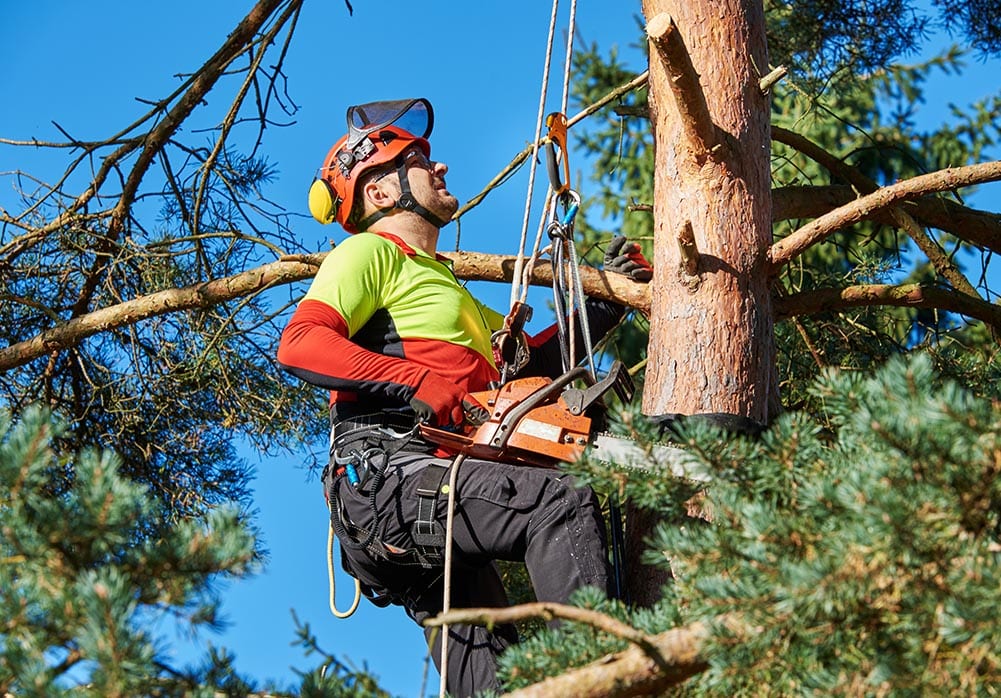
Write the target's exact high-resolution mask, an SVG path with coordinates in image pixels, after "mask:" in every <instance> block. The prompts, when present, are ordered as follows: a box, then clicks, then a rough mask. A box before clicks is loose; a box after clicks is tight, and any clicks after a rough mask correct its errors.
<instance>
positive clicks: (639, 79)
mask: <svg viewBox="0 0 1001 698" xmlns="http://www.w3.org/2000/svg"><path fill="white" fill-rule="evenodd" d="M647 77H649V71H643V72H642V73H640V74H639V75H637V76H636V77H635V78H633V79H632V80H630V81H629V82H627V83H624V84H622V85H619V86H618V87H616V88H615V89H614V90H612V91H611V92H609V93H608V94H607V95H605V96H604V97H602V98H601V99H599V100H598V101H597V102H595V103H594V104H591V105H589V106H588V107H586V108H585V109H582V110H581V111H580V112H578V113H577V114H574V115H573V117H571V118H569V119H567V126H568V127H569V126H573V125H574V124H576V123H577V122H578V121H581V120H583V119H585V118H587V117H589V116H590V115H591V114H593V113H595V112H596V111H598V110H599V109H601V108H602V107H604V106H605V105H606V104H608V103H609V102H611V101H613V100H615V99H618V98H619V97H621V96H622V95H624V94H628V93H629V92H632V91H633V90H635V89H637V88H640V87H642V86H643V85H645V84H646V81H647ZM538 145H539V146H542V145H544V143H542V142H540V143H539V144H538ZM534 148H535V145H534V144H531V143H530V144H529V145H528V146H526V147H525V149H524V150H522V151H521V152H520V153H518V154H517V155H515V156H514V158H513V159H512V160H511V162H509V163H508V164H507V165H505V166H504V167H503V168H502V169H501V171H500V172H498V173H497V175H496V176H495V177H494V178H493V179H491V180H490V181H489V182H488V183H487V185H486V186H485V187H483V190H482V191H481V192H480V193H479V194H477V195H476V196H474V197H473V198H472V199H470V200H469V201H467V202H466V203H465V204H463V205H462V208H460V209H459V210H458V211H456V212H455V215H453V216H452V220H458V219H460V218H462V216H463V215H464V214H466V213H468V212H469V211H470V210H471V209H473V208H476V207H477V206H478V205H479V204H480V202H482V201H483V199H485V198H486V197H487V194H489V193H490V192H491V191H492V190H493V189H495V188H496V187H498V186H500V185H501V184H503V183H504V181H505V180H506V179H507V178H508V177H510V176H511V174H512V173H513V172H515V171H516V170H517V169H518V168H519V167H521V165H522V163H524V162H525V160H527V159H528V157H529V156H530V155H531V154H532V151H533V150H534Z"/></svg>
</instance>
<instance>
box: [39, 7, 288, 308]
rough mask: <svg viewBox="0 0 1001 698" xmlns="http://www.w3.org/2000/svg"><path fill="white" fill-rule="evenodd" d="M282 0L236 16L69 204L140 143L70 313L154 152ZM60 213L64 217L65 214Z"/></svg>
mask: <svg viewBox="0 0 1001 698" xmlns="http://www.w3.org/2000/svg"><path fill="white" fill-rule="evenodd" d="M301 1H302V0H295V2H293V4H295V5H298V4H301ZM283 2H285V0H259V2H258V3H257V5H255V6H254V8H253V9H251V11H250V12H249V13H248V14H247V16H246V17H244V18H243V19H242V20H241V21H240V23H239V24H238V25H237V27H236V29H235V30H233V32H232V33H230V35H229V36H228V37H227V38H226V41H225V42H224V43H223V45H222V46H221V47H220V48H219V50H218V51H216V53H215V54H214V55H213V56H212V57H211V58H210V59H209V60H208V61H207V62H206V63H205V64H204V65H203V66H202V67H201V69H199V70H198V72H197V73H196V77H195V79H194V80H193V81H192V84H191V87H190V88H189V89H188V90H187V92H185V93H184V95H182V96H181V98H180V99H179V100H178V102H177V104H175V105H174V106H173V107H172V108H171V109H170V110H169V111H167V113H166V114H165V115H164V117H163V120H162V121H160V122H159V123H158V124H157V125H156V127H155V128H153V130H151V131H150V132H149V133H147V134H146V135H145V136H144V137H143V138H141V139H137V140H135V141H133V142H132V143H130V144H127V145H126V146H123V147H122V148H119V149H118V150H117V151H116V152H115V153H113V154H112V155H111V156H110V157H109V158H108V159H107V160H105V162H103V163H102V166H101V172H103V173H104V175H102V174H101V173H99V174H98V176H95V178H94V180H93V181H92V183H91V185H90V187H89V188H88V190H87V192H85V194H83V195H81V197H80V198H78V199H77V202H76V203H75V204H74V206H73V207H72V208H71V209H70V211H73V210H76V209H77V208H79V207H80V206H81V205H82V204H83V203H85V202H86V200H87V199H88V198H89V196H93V195H94V194H96V193H97V191H98V189H99V188H100V186H101V184H102V183H103V179H104V176H106V174H107V172H110V171H111V168H112V167H114V166H116V165H117V163H118V162H119V161H120V160H121V159H122V158H124V157H125V156H126V155H127V154H128V153H130V152H132V150H133V149H135V148H136V147H138V146H139V145H141V146H142V149H141V151H140V153H139V157H138V158H137V160H136V162H135V164H134V165H133V166H132V169H131V171H130V172H129V174H128V176H127V177H126V180H125V185H124V186H123V188H122V193H121V195H120V196H119V197H118V201H117V203H116V204H115V207H114V209H113V210H112V212H111V217H110V219H109V221H108V229H107V232H106V235H105V236H104V237H103V238H102V239H101V240H100V241H99V242H98V244H96V245H95V247H94V256H95V259H94V262H93V264H92V266H91V268H90V269H89V270H88V271H87V272H86V274H85V278H86V281H85V282H84V284H83V286H82V288H81V290H80V294H79V296H78V298H77V300H76V302H75V303H74V304H73V311H72V315H73V316H74V317H77V316H80V315H82V314H84V313H85V312H86V311H87V308H88V307H89V305H90V301H91V299H92V298H93V295H94V292H95V291H96V289H97V287H98V284H99V283H100V280H101V277H102V271H103V270H104V269H105V268H107V258H106V255H107V254H108V252H110V251H111V250H112V249H113V247H114V245H115V244H116V243H117V240H118V238H119V236H120V235H121V234H122V232H123V230H124V229H125V222H126V220H127V219H128V216H129V211H130V210H131V207H132V203H133V200H134V199H135V195H136V192H137V191H138V190H139V185H140V183H141V182H142V180H143V177H144V176H145V175H146V172H147V170H148V169H149V167H150V165H151V164H152V163H153V160H154V158H155V157H156V156H157V155H158V154H159V153H160V151H161V150H162V149H163V146H164V145H165V144H166V143H167V141H168V140H169V139H170V137H171V136H172V135H173V134H174V133H175V132H176V131H177V129H178V128H180V126H181V124H182V123H183V122H184V120H185V119H187V117H188V116H189V115H190V114H191V112H192V111H193V110H194V109H195V107H197V106H198V105H199V104H200V103H201V102H202V100H203V99H204V97H205V95H206V94H208V92H209V91H210V90H211V89H212V87H213V86H214V85H215V84H216V82H217V81H218V80H219V78H220V77H221V76H222V75H223V74H224V72H225V70H226V68H227V66H229V65H230V64H231V63H232V62H233V60H234V59H235V58H236V57H237V56H238V55H240V54H241V53H243V51H245V50H246V47H247V44H248V43H249V42H251V41H252V40H253V38H254V37H255V36H256V35H257V33H258V31H259V30H260V29H261V27H262V26H263V25H264V23H265V22H266V21H267V20H268V18H270V16H271V15H272V13H274V12H275V10H276V9H277V8H278V7H280V6H281V4H282V3H283ZM88 194H89V196H88ZM59 218H63V216H60V217H59ZM57 220H58V219H57Z"/></svg>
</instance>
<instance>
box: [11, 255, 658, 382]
mask: <svg viewBox="0 0 1001 698" xmlns="http://www.w3.org/2000/svg"><path fill="white" fill-rule="evenodd" d="M443 254H444V256H446V257H449V258H451V259H452V260H453V262H454V271H455V275H456V276H457V277H458V278H460V279H476V280H482V281H507V282H510V281H511V278H512V275H513V272H514V265H515V258H514V257H510V256H504V255H493V254H484V253H480V252H453V253H450V254H449V253H443ZM326 256H327V253H319V254H313V255H294V256H288V257H285V258H282V259H280V260H279V261H277V262H271V263H270V264H265V265H262V266H259V267H256V268H254V269H249V270H247V271H244V272H241V273H239V274H235V275H233V276H228V277H225V278H222V279H213V280H211V281H205V282H202V283H198V284H194V285H191V286H185V287H184V288H174V289H167V290H164V291H158V292H156V293H152V294H149V295H146V296H142V297H140V298H135V299H132V300H129V301H125V302H123V303H120V304H118V305H113V306H109V307H105V308H101V309H99V310H95V311H93V312H91V313H88V314H86V315H81V316H78V317H75V318H72V319H70V320H68V321H67V322H65V323H63V324H61V325H57V326H56V327H53V328H51V329H49V330H46V331H45V332H42V333H41V334H39V335H36V336H35V337H32V338H31V339H28V340H25V341H23V342H18V343H17V344H12V345H10V346H8V347H4V348H2V349H0V371H7V370H10V369H12V368H15V367H17V366H22V365H24V364H26V363H28V362H29V361H33V360H34V359H37V358H38V357H40V356H42V355H44V354H46V353H49V352H57V351H61V350H63V349H67V348H69V347H72V346H75V345H77V344H79V343H80V342H81V341H83V340H84V339H86V338H87V337H90V336H92V335H95V334H97V333H99V332H106V331H109V330H114V329H118V328H120V327H125V326H128V325H133V324H135V323H137V322H139V321H141V320H145V319H147V318H151V317H156V316H158V315H165V314H167V313H172V312H179V311H185V310H192V309H195V308H209V307H212V306H214V305H218V304H220V303H224V302H226V301H230V300H233V299H236V298H242V297H244V296H247V295H250V294H253V293H258V292H260V291H261V290H263V289H266V288H271V287H276V286H281V285H283V284H288V283H293V282H295V281H303V280H305V279H309V278H311V277H313V276H314V275H315V274H316V271H317V269H319V267H320V264H321V263H322V262H323V260H324V259H325V258H326ZM581 279H582V281H583V283H584V290H585V292H586V293H587V294H588V295H589V296H590V297H592V298H600V299H603V300H611V301H616V302H619V303H623V304H626V305H629V306H631V307H634V308H637V309H639V310H642V311H643V312H649V310H650V295H649V286H648V285H647V284H644V283H638V282H635V281H632V280H631V279H629V278H627V277H625V276H623V275H622V274H613V273H605V272H604V271H599V270H598V269H592V268H589V267H585V268H583V269H581ZM531 283H532V284H534V285H537V286H551V285H552V283H553V274H552V268H551V267H550V266H548V265H546V264H538V265H536V267H535V269H534V271H533V274H532V279H531Z"/></svg>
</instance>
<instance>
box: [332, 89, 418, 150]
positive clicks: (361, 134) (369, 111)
mask: <svg viewBox="0 0 1001 698" xmlns="http://www.w3.org/2000/svg"><path fill="white" fill-rule="evenodd" d="M386 126H396V127H397V128H402V129H403V130H404V131H408V132H409V133H412V134H414V135H415V136H417V137H418V138H427V137H428V136H430V135H431V129H432V128H433V127H434V110H433V109H432V108H431V102H429V101H428V100H426V99H424V98H420V99H396V100H390V101H386V102H369V103H368V104H358V105H356V106H353V107H348V142H347V146H348V148H354V146H356V145H358V143H360V142H361V141H362V139H364V138H365V137H366V136H368V135H369V134H371V133H374V132H376V131H378V130H379V129H382V128H385V127H386Z"/></svg>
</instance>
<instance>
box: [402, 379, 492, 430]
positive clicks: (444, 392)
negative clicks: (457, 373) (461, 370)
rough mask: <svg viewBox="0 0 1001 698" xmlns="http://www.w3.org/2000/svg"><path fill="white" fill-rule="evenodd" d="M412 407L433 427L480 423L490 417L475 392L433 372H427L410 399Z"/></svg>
mask: <svg viewBox="0 0 1001 698" xmlns="http://www.w3.org/2000/svg"><path fill="white" fill-rule="evenodd" d="M410 406H411V407H412V408H413V409H414V412H416V413H417V418H418V419H419V420H420V421H421V422H423V423H425V424H428V425H430V426H437V427H449V426H462V425H463V424H471V425H473V426H478V425H480V424H483V422H485V421H487V419H489V418H490V413H489V412H487V409H486V408H485V407H484V406H483V405H481V404H480V403H479V402H477V401H476V399H475V398H474V397H473V396H472V395H470V394H469V393H467V392H466V391H465V390H463V389H462V388H460V387H459V386H457V385H456V384H455V383H453V382H452V381H450V380H446V379H445V378H442V377H441V376H439V375H438V374H437V373H434V372H433V371H428V372H427V373H425V374H424V378H422V379H421V382H420V384H418V386H417V391H416V392H415V393H414V396H413V397H412V398H410Z"/></svg>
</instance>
